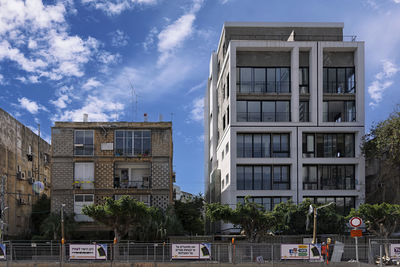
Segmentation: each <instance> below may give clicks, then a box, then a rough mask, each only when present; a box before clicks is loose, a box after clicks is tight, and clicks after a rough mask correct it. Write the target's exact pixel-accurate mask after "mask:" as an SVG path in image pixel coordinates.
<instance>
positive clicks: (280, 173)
mask: <svg viewBox="0 0 400 267" xmlns="http://www.w3.org/2000/svg"><path fill="white" fill-rule="evenodd" d="M236 171H237V176H236V177H237V190H289V189H290V173H289V166H280V165H274V166H268V165H259V166H258V165H257V166H246V165H238V166H237V167H236ZM271 177H272V179H271Z"/></svg>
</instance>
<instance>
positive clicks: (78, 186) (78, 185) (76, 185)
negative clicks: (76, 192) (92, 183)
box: [74, 183, 82, 189]
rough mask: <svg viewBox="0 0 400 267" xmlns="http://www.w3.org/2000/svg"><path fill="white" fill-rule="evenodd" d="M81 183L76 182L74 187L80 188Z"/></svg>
mask: <svg viewBox="0 0 400 267" xmlns="http://www.w3.org/2000/svg"><path fill="white" fill-rule="evenodd" d="M81 186H82V185H81V184H80V183H76V184H74V187H75V188H76V189H80V188H81Z"/></svg>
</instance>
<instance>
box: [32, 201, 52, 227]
mask: <svg viewBox="0 0 400 267" xmlns="http://www.w3.org/2000/svg"><path fill="white" fill-rule="evenodd" d="M49 215H50V198H48V197H47V195H45V194H42V195H41V197H40V198H39V200H38V201H36V203H35V204H33V205H32V213H31V222H32V227H31V232H32V234H36V235H37V234H40V226H41V225H42V223H43V221H44V220H45V219H46V218H47V217H48V216H49Z"/></svg>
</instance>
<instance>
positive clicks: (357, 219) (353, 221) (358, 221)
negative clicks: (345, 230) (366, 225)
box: [349, 217, 362, 228]
mask: <svg viewBox="0 0 400 267" xmlns="http://www.w3.org/2000/svg"><path fill="white" fill-rule="evenodd" d="M349 223H350V225H351V226H352V227H354V228H357V227H360V226H361V224H362V220H361V218H360V217H353V218H351V219H350V221H349Z"/></svg>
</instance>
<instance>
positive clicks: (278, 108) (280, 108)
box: [236, 101, 290, 122]
mask: <svg viewBox="0 0 400 267" xmlns="http://www.w3.org/2000/svg"><path fill="white" fill-rule="evenodd" d="M236 103H237V121H238V122H288V121H290V101H237V102H236Z"/></svg>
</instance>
